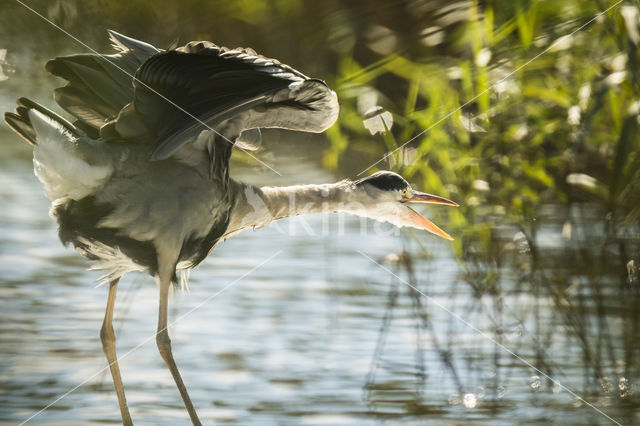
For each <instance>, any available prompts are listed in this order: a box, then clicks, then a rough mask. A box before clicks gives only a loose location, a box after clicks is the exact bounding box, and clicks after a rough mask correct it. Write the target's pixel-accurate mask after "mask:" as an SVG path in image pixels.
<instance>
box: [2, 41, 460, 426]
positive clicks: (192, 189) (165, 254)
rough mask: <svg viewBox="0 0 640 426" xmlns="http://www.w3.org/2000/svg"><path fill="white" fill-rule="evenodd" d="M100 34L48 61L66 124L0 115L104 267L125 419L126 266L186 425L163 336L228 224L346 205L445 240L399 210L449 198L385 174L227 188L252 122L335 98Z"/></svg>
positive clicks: (257, 66) (249, 67) (325, 111)
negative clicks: (136, 279)
mask: <svg viewBox="0 0 640 426" xmlns="http://www.w3.org/2000/svg"><path fill="white" fill-rule="evenodd" d="M110 37H111V41H112V43H113V46H114V47H115V48H116V49H117V53H115V54H110V55H107V54H98V53H90V54H77V55H71V56H66V57H59V58H56V59H53V60H51V61H49V62H48V63H47V65H46V69H47V70H48V71H49V72H51V73H52V74H54V75H56V76H58V77H62V78H63V79H65V80H67V84H66V85H65V86H64V87H61V88H58V89H56V90H55V100H56V101H57V103H58V104H59V105H60V106H61V107H62V108H63V109H64V110H66V111H67V112H68V113H70V114H71V115H72V116H73V117H75V120H74V121H73V122H71V121H68V120H67V119H65V118H64V117H62V116H60V115H59V114H57V113H55V112H53V111H51V110H49V109H47V108H45V107H43V106H41V105H39V104H38V103H36V102H33V101H31V100H28V99H26V98H20V99H19V100H18V107H17V108H16V111H15V112H14V113H12V112H8V113H6V114H5V120H6V121H7V123H8V124H9V126H10V127H11V128H12V129H13V130H15V131H16V132H17V133H18V134H19V135H20V136H22V137H23V138H24V139H26V140H27V141H28V142H30V143H31V144H32V145H33V162H34V171H35V174H36V176H37V177H38V178H39V180H40V181H41V182H42V184H43V185H44V189H45V194H46V196H47V197H48V198H49V199H50V200H51V201H52V207H51V215H52V216H53V218H55V220H56V221H57V223H58V225H59V237H60V239H61V241H62V242H63V243H64V244H69V243H71V244H72V245H73V246H74V247H75V249H76V250H77V251H78V252H80V254H82V255H83V256H85V257H86V258H88V259H90V260H91V261H92V262H93V268H95V269H101V270H104V275H103V279H104V280H105V281H106V282H108V283H109V291H108V300H107V307H106V311H105V315H104V321H103V324H102V329H101V332H100V338H101V341H102V346H103V350H104V353H105V355H106V358H107V360H108V363H109V367H110V370H111V375H112V378H113V382H114V386H115V390H116V394H117V398H118V403H119V406H120V411H121V415H122V421H123V423H124V424H132V419H131V416H130V413H129V409H128V407H127V402H126V398H125V393H124V387H123V384H122V379H121V376H120V370H119V367H118V360H117V356H116V339H115V333H114V330H113V325H112V320H113V310H114V304H115V299H116V290H117V287H118V282H119V280H120V278H121V277H122V276H123V275H125V274H126V273H127V272H131V271H146V272H148V273H149V274H150V275H152V276H154V277H155V278H156V280H157V282H158V287H159V314H158V328H157V334H156V342H157V346H158V350H159V352H160V355H161V356H162V358H163V360H164V361H165V363H166V365H167V367H168V369H169V370H170V372H171V374H172V376H173V378H174V380H175V383H176V386H177V387H178V390H179V391H180V394H181V397H182V399H183V401H184V404H185V407H186V409H187V411H188V413H189V416H190V418H191V421H192V422H193V424H200V420H199V419H198V416H197V414H196V410H195V409H194V406H193V404H192V402H191V399H190V398H189V394H188V392H187V388H186V386H185V384H184V383H183V380H182V378H181V376H180V373H179V371H178V368H177V366H176V363H175V361H174V358H173V355H172V351H171V341H170V339H169V334H168V331H167V307H168V300H169V290H170V287H171V285H172V283H173V284H175V283H176V282H177V275H176V272H177V271H180V270H185V269H190V268H193V267H195V266H196V265H198V264H199V263H201V262H202V261H203V260H204V259H205V258H206V257H207V256H208V255H209V253H210V252H211V251H212V250H213V248H214V246H215V245H216V244H217V243H218V242H220V241H223V240H225V239H226V238H228V237H230V236H231V235H233V234H235V233H237V232H240V231H242V230H244V229H247V228H253V227H261V226H264V225H267V224H268V223H270V222H272V221H274V220H277V219H281V218H284V217H287V216H291V215H296V214H301V213H327V212H346V213H350V214H355V215H359V216H365V217H370V218H373V219H376V220H379V221H387V222H390V223H392V224H393V225H395V226H398V227H404V226H408V227H414V228H418V229H424V230H427V231H429V232H432V233H434V234H436V235H438V236H440V237H444V238H447V239H451V237H449V235H447V234H446V233H445V232H444V231H442V230H441V229H439V228H438V227H437V226H435V225H434V224H433V223H431V222H430V221H429V220H428V219H426V218H425V217H423V216H422V215H420V214H419V213H417V212H416V211H415V210H413V209H411V208H410V207H409V206H408V205H407V204H408V203H411V202H424V203H435V204H444V205H450V206H457V204H456V203H454V202H453V201H450V200H448V199H446V198H442V197H438V196H435V195H430V194H426V193H422V192H418V191H414V190H413V189H412V188H411V186H410V185H409V184H408V183H407V181H406V180H405V179H403V178H402V177H401V176H399V175H398V174H395V173H393V172H389V171H380V172H377V173H375V174H373V175H371V176H368V177H365V178H363V179H359V180H342V181H340V182H337V183H330V184H324V185H296V186H287V187H259V186H253V185H247V184H244V183H241V182H237V181H235V180H233V179H231V178H230V177H229V158H230V156H231V153H232V149H233V147H234V146H236V147H239V148H242V149H247V150H254V149H256V148H257V147H258V146H259V144H260V131H259V129H260V128H284V129H291V130H301V131H307V132H322V131H324V130H325V129H327V128H328V127H329V126H331V125H332V124H333V123H334V121H335V120H336V118H337V115H338V102H337V98H336V94H335V93H334V92H333V91H331V90H330V89H329V88H328V87H327V85H326V84H325V83H324V82H322V81H320V80H317V79H311V78H308V77H307V76H305V75H304V74H302V73H300V72H299V71H296V70H294V69H293V68H291V67H289V66H287V65H284V64H282V63H280V62H279V61H277V60H275V59H269V58H265V57H263V56H260V55H258V54H257V53H256V52H254V51H253V50H251V49H241V48H237V49H227V48H223V47H218V46H216V45H215V44H213V43H210V42H190V43H187V44H186V45H184V46H182V47H178V48H172V49H168V50H160V49H157V48H155V47H153V46H151V45H150V44H147V43H144V42H142V41H138V40H135V39H132V38H129V37H126V36H124V35H121V34H118V33H116V32H113V31H111V32H110ZM291 199H294V200H295V203H291V202H290V200H291ZM255 200H258V201H260V202H258V203H256V202H254V201H255Z"/></svg>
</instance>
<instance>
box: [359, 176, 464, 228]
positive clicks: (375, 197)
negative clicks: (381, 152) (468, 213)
mask: <svg viewBox="0 0 640 426" xmlns="http://www.w3.org/2000/svg"><path fill="white" fill-rule="evenodd" d="M354 183H355V186H356V191H355V194H354V195H355V197H356V198H357V201H358V202H359V203H361V204H362V206H363V209H364V211H362V212H358V214H359V215H361V216H367V217H370V218H372V219H376V220H379V221H382V222H389V223H391V224H393V225H395V226H398V227H412V228H418V229H423V230H426V231H429V232H431V233H433V234H436V235H438V236H439V237H442V238H446V239H448V240H453V238H451V237H450V236H449V235H448V234H447V233H446V232H444V231H443V230H441V229H440V228H438V227H437V226H436V225H434V224H433V223H432V222H431V221H430V220H428V219H427V218H425V217H424V216H422V215H421V214H420V213H418V212H416V211H415V210H413V209H412V208H411V207H409V206H408V204H409V203H428V204H444V205H447V206H454V207H457V206H458V204H457V203H455V202H453V201H451V200H448V199H446V198H443V197H438V196H437V195H431V194H427V193H424V192H420V191H415V190H414V189H412V188H411V185H409V183H408V182H407V181H406V180H405V179H404V178H403V177H402V176H400V175H399V174H397V173H394V172H389V171H380V172H377V173H374V174H372V175H370V176H367V177H365V178H363V179H360V180H358V181H356V182H354Z"/></svg>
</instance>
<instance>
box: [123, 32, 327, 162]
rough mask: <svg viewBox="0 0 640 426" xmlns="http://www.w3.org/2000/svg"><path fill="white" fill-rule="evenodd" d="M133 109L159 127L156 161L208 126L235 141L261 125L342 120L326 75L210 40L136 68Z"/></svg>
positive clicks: (316, 125) (305, 125)
mask: <svg viewBox="0 0 640 426" xmlns="http://www.w3.org/2000/svg"><path fill="white" fill-rule="evenodd" d="M133 108H134V109H135V113H136V115H137V116H138V118H140V120H141V121H142V122H143V123H144V127H146V129H147V131H148V132H152V133H153V137H154V138H153V139H154V140H155V141H156V142H155V143H156V146H155V149H154V153H153V156H152V158H153V159H155V160H161V159H165V158H168V157H169V156H171V155H172V154H173V153H174V152H175V151H177V150H178V149H179V148H180V147H181V146H182V145H184V144H185V143H187V142H189V141H192V140H194V139H195V138H196V137H197V136H198V135H199V134H200V132H202V131H206V130H212V129H213V131H215V132H216V133H217V132H220V133H223V134H224V136H225V137H227V138H230V139H232V140H235V138H236V137H237V136H238V135H239V134H240V133H241V132H242V131H243V130H247V129H252V128H259V127H281V128H287V129H294V130H305V131H312V132H319V131H322V130H324V129H326V128H327V127H328V126H329V125H331V124H332V123H333V121H335V118H336V115H337V110H338V106H337V101H336V98H335V93H333V92H332V91H331V90H329V89H328V88H327V86H326V85H325V84H324V83H322V82H320V81H319V80H312V79H309V78H308V77H307V76H305V75H304V74H302V73H300V72H298V71H296V70H294V69H293V68H291V67H289V66H287V65H284V64H281V63H280V62H278V61H276V60H273V59H268V58H264V57H262V56H258V55H257V54H256V53H255V52H254V51H252V50H251V49H233V50H229V49H225V48H220V47H218V46H216V45H214V44H213V43H209V42H191V43H189V44H187V45H186V46H183V47H181V48H178V49H176V50H173V51H169V52H164V53H160V54H158V55H155V56H153V57H151V58H149V59H148V60H147V61H146V62H145V63H144V64H143V65H142V67H140V69H139V70H138V72H137V74H136V79H135V81H134V101H133ZM125 112H126V113H125V114H122V113H121V116H120V117H118V122H117V123H116V128H117V129H118V130H120V128H123V129H124V128H125V127H127V126H126V124H125V123H126V122H127V120H131V111H125ZM121 120H122V122H120V121H121ZM232 122H233V124H230V123H232ZM203 123H204V124H205V125H203ZM121 133H122V132H121Z"/></svg>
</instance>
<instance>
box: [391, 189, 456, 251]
mask: <svg viewBox="0 0 640 426" xmlns="http://www.w3.org/2000/svg"><path fill="white" fill-rule="evenodd" d="M400 202H401V203H428V204H443V205H446V206H453V207H458V203H456V202H454V201H451V200H448V199H446V198H443V197H438V196H437V195H431V194H426V193H424V192H418V191H413V196H412V197H411V198H407V199H404V200H401V201H400ZM405 207H406V208H407V214H406V216H404V217H403V218H402V219H403V221H405V223H406V225H407V226H411V227H413V228H418V229H424V230H425V231H429V232H431V233H432V234H435V235H437V236H439V237H442V238H446V239H447V240H450V241H453V238H451V236H450V235H449V234H447V233H446V232H444V231H443V230H442V229H440V228H438V227H437V226H436V225H434V224H433V222H431V221H430V220H429V219H427V218H426V217H424V216H422V215H421V214H420V213H418V212H417V211H415V210H413V209H412V208H411V207H409V206H405Z"/></svg>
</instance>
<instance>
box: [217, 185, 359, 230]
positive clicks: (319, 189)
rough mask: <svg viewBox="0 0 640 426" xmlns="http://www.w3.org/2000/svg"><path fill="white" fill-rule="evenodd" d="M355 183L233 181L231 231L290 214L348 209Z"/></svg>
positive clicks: (257, 225)
mask: <svg viewBox="0 0 640 426" xmlns="http://www.w3.org/2000/svg"><path fill="white" fill-rule="evenodd" d="M352 192H353V183H352V182H349V181H340V182H337V183H328V184H321V185H294V186H280V187H277V186H263V187H257V186H253V185H246V184H243V183H239V182H232V196H233V204H232V209H231V217H230V222H229V226H228V228H227V229H228V231H227V234H233V233H236V232H239V231H241V230H243V229H247V228H251V227H262V226H265V225H268V224H269V223H270V222H272V221H274V220H278V219H283V218H285V217H289V216H296V215H299V214H310V213H331V212H337V211H343V210H345V211H346V208H347V207H346V206H348V205H349V200H350V195H351V194H352Z"/></svg>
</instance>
